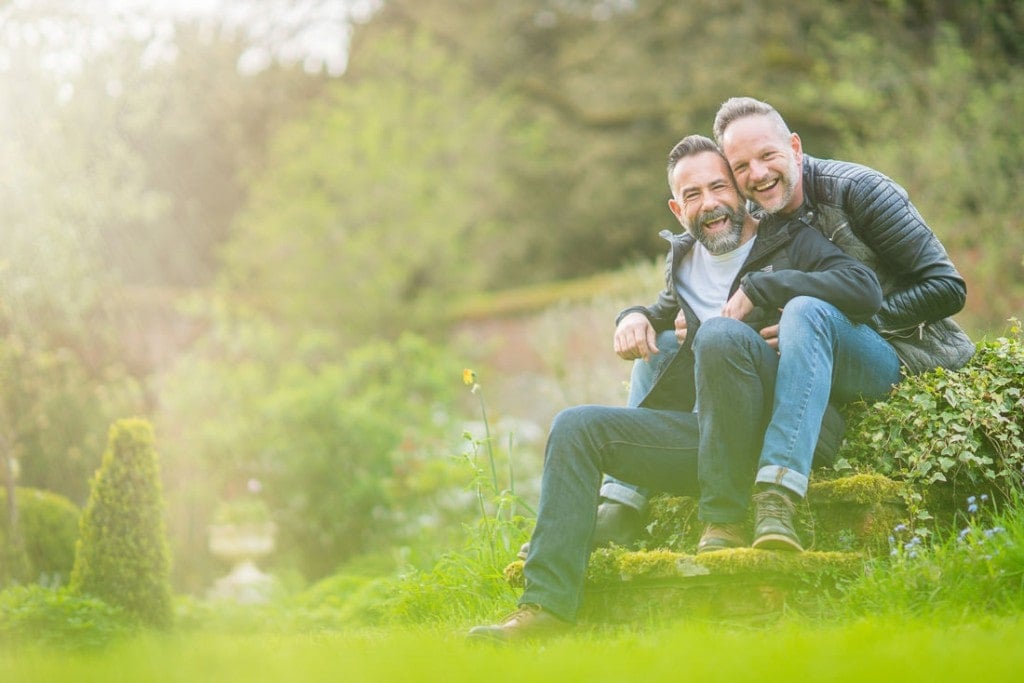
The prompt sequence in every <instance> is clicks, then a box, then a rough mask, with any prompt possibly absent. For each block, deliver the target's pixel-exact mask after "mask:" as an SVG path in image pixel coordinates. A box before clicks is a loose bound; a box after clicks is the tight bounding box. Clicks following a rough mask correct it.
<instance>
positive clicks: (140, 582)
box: [71, 419, 171, 627]
mask: <svg viewBox="0 0 1024 683" xmlns="http://www.w3.org/2000/svg"><path fill="white" fill-rule="evenodd" d="M71 589H72V590H73V592H74V593H75V594H76V595H92V596H95V597H99V598H101V599H103V600H105V601H107V602H109V603H110V604H112V605H116V606H119V607H121V608H123V609H124V610H125V612H126V613H127V614H128V615H130V616H131V617H133V618H135V619H137V620H138V621H139V622H140V623H142V624H146V625H151V626H158V627H161V626H167V625H169V624H170V621H171V589H170V553H169V551H168V547H167V536H166V531H165V528H164V519H163V495H162V491H161V484H160V474H159V468H158V465H157V455H156V450H155V448H154V440H153V430H152V427H151V426H150V424H149V423H148V422H146V421H145V420H139V419H133V420H119V421H118V422H116V423H114V425H113V426H112V427H111V428H110V434H109V438H108V445H107V450H106V452H105V453H104V454H103V462H102V464H101V465H100V468H99V469H98V470H97V471H96V476H95V478H94V479H93V482H92V494H91V495H90V497H89V502H88V503H87V504H86V507H85V511H84V513H83V515H82V525H81V537H80V538H79V540H78V546H77V550H76V555H75V565H74V569H73V571H72V574H71Z"/></svg>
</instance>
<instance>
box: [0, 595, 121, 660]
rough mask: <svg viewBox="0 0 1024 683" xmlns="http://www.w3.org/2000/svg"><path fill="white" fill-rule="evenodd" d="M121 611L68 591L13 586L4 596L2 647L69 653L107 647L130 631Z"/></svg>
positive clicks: (1, 603) (0, 600)
mask: <svg viewBox="0 0 1024 683" xmlns="http://www.w3.org/2000/svg"><path fill="white" fill-rule="evenodd" d="M129 627H130V620H128V619H127V618H126V616H125V614H124V612H123V610H121V609H120V608H119V607H115V606H113V605H110V604H108V603H106V602H104V601H102V600H100V599H98V598H93V597H89V596H80V595H75V594H73V593H71V592H70V591H69V590H68V589H67V588H61V589H56V590H55V589H50V588H46V587H43V586H39V585H33V586H13V587H11V588H8V589H7V590H5V591H3V592H2V593H0V643H4V644H9V645H27V644H33V645H41V646H45V647H57V648H68V649H82V648H93V647H99V646H102V645H105V644H107V643H108V642H110V641H111V640H112V639H114V638H115V637H117V636H119V635H122V634H125V633H127V632H128V631H129Z"/></svg>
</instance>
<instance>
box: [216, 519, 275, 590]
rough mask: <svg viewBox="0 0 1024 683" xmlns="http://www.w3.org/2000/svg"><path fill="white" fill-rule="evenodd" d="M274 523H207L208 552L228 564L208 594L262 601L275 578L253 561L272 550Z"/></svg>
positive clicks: (272, 586) (272, 588)
mask: <svg viewBox="0 0 1024 683" xmlns="http://www.w3.org/2000/svg"><path fill="white" fill-rule="evenodd" d="M276 536H277V527H276V526H275V525H274V523H273V522H270V521H262V522H260V521H223V522H215V523H214V524H211V525H210V527H209V547H210V552H211V553H212V554H213V555H214V556H215V557H217V558H220V559H222V560H226V561H227V562H229V563H230V564H231V567H232V569H231V571H230V573H228V574H227V575H226V576H223V577H221V578H219V579H217V581H216V582H215V583H214V586H213V588H211V589H210V591H209V593H208V596H207V597H209V598H211V599H229V600H234V601H235V602H239V603H243V604H256V603H261V602H266V601H267V600H269V599H270V596H271V594H272V593H273V592H274V588H275V586H276V580H275V579H274V577H273V576H271V575H270V574H267V573H265V572H263V571H261V570H260V568H259V567H258V566H257V565H256V561H257V560H259V559H260V558H263V557H266V556H267V555H269V554H270V553H272V552H274V547H275V541H276Z"/></svg>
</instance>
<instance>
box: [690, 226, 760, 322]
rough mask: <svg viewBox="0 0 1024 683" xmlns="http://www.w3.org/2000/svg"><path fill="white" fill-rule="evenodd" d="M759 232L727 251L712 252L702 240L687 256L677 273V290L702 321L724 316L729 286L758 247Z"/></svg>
mask: <svg viewBox="0 0 1024 683" xmlns="http://www.w3.org/2000/svg"><path fill="white" fill-rule="evenodd" d="M755 239H757V236H756V235H755V236H754V237H752V238H751V239H749V240H747V241H746V242H745V243H743V244H741V245H740V246H738V247H736V248H735V249H733V250H732V251H730V252H726V253H725V254H712V253H711V252H710V251H708V250H707V247H705V246H704V245H703V244H701V243H700V242H697V243H695V244H694V245H693V249H691V250H690V252H689V253H688V254H687V255H686V256H685V257H683V260H682V262H680V264H679V266H678V268H676V272H675V285H676V291H677V292H678V293H679V294H680V296H682V297H683V299H684V300H685V301H686V302H687V303H688V304H690V306H691V307H692V308H693V312H694V313H696V314H697V318H698V319H699V320H701V321H702V322H703V321H705V320H707V319H708V318H715V317H717V316H720V315H722V307H723V306H725V302H726V301H728V300H729V288H730V287H731V286H732V281H733V280H735V279H736V275H737V273H739V272H740V268H741V267H742V266H743V263H744V262H745V261H746V260H747V256H748V255H749V254H750V249H751V248H752V247H753V246H754V240H755Z"/></svg>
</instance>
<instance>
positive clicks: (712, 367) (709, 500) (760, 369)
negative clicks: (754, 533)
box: [693, 318, 778, 523]
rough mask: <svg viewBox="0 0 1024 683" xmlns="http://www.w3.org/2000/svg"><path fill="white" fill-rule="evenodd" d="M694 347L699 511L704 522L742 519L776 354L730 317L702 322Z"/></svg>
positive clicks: (767, 411) (769, 398) (765, 418)
mask: <svg viewBox="0 0 1024 683" xmlns="http://www.w3.org/2000/svg"><path fill="white" fill-rule="evenodd" d="M693 352H694V357H695V359H696V361H695V363H696V366H695V367H696V379H697V400H698V404H699V408H698V411H697V419H698V423H699V426H700V458H699V465H698V467H699V481H700V504H699V509H698V512H699V516H700V518H701V519H702V520H703V521H705V522H726V523H735V522H741V521H743V520H744V519H745V517H746V512H747V505H748V502H749V500H750V489H751V487H752V486H753V484H754V475H755V474H756V471H757V456H758V454H759V453H760V452H761V443H762V438H763V435H764V429H765V425H766V424H767V422H768V416H769V415H770V411H771V405H772V393H773V391H774V389H775V372H776V369H777V366H778V356H777V354H776V353H775V351H774V349H772V348H771V347H770V346H768V344H767V343H766V342H765V340H764V339H762V338H761V336H760V334H758V333H757V332H756V331H755V330H753V329H752V328H751V327H750V326H748V325H746V324H745V323H743V322H740V321H738V320H733V319H731V318H711V319H709V320H707V321H705V322H704V323H702V324H701V326H700V327H699V328H698V329H697V334H696V335H695V337H694V340H693Z"/></svg>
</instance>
